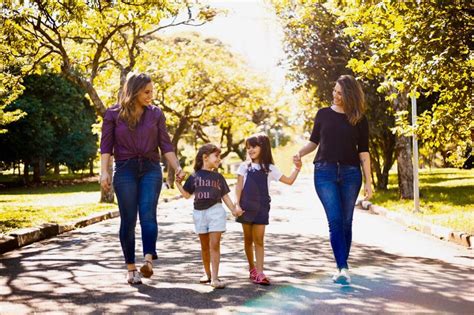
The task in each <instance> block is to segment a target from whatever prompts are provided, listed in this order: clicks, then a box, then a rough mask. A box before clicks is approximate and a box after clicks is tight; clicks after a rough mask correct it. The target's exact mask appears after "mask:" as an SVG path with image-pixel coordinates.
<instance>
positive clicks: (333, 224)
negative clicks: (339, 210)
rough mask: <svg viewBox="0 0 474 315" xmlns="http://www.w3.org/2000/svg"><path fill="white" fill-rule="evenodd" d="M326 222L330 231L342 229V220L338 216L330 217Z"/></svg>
mask: <svg viewBox="0 0 474 315" xmlns="http://www.w3.org/2000/svg"><path fill="white" fill-rule="evenodd" d="M328 223H329V229H330V230H331V231H338V230H342V228H343V227H344V222H343V221H342V220H341V219H340V218H335V219H330V220H329V221H328Z"/></svg>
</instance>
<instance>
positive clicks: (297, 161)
mask: <svg viewBox="0 0 474 315" xmlns="http://www.w3.org/2000/svg"><path fill="white" fill-rule="evenodd" d="M293 164H295V168H296V169H297V170H298V171H299V170H301V167H302V166H303V162H302V161H301V158H300V157H299V155H298V157H297V158H296V159H295V157H293Z"/></svg>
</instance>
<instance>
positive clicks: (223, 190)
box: [176, 143, 241, 289]
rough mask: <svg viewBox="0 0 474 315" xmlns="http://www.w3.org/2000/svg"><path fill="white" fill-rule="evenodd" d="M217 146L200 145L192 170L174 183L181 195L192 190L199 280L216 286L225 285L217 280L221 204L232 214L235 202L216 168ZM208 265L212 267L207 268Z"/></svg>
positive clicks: (223, 220) (222, 228) (188, 194)
mask: <svg viewBox="0 0 474 315" xmlns="http://www.w3.org/2000/svg"><path fill="white" fill-rule="evenodd" d="M220 153H221V150H220V149H219V148H218V147H217V146H215V145H214V144H211V143H208V144H205V145H203V146H202V147H201V148H200V149H199V150H198V153H197V155H196V159H195V162H194V171H195V172H194V173H193V174H192V175H191V176H189V177H188V179H187V180H186V182H185V183H184V186H181V183H180V181H177V182H176V186H177V187H178V189H179V191H180V192H181V194H182V195H183V197H185V198H190V197H191V195H193V194H194V212H193V219H194V227H195V230H196V233H197V234H198V235H199V239H200V241H201V258H202V263H203V266H204V271H205V274H204V276H203V277H202V278H201V280H200V282H201V283H208V282H210V283H211V286H213V287H214V288H217V289H222V288H224V287H225V284H224V282H223V281H221V280H219V278H218V273H219V261H220V242H221V235H222V233H223V232H225V230H226V218H227V215H226V212H225V209H224V207H223V206H222V202H221V201H224V202H225V204H226V205H227V207H228V208H229V209H230V210H231V212H232V214H233V215H234V216H237V215H240V214H241V210H240V211H235V205H234V203H233V202H232V200H231V199H230V197H229V192H230V190H229V186H228V185H227V183H226V181H225V179H224V177H223V176H222V175H221V174H219V173H217V172H216V170H217V168H218V167H219V164H220V163H221V158H220ZM211 265H212V268H211Z"/></svg>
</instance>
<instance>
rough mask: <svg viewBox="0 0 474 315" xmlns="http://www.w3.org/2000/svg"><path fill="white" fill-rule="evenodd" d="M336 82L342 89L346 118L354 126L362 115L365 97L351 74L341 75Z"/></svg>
mask: <svg viewBox="0 0 474 315" xmlns="http://www.w3.org/2000/svg"><path fill="white" fill-rule="evenodd" d="M336 83H338V84H339V86H340V87H341V90H342V106H343V108H344V112H345V113H346V116H347V120H349V123H350V124H351V125H353V126H355V125H356V124H357V123H358V122H359V121H360V120H361V119H362V116H363V115H364V112H365V97H364V92H363V91H362V87H361V85H360V83H359V82H357V81H356V79H355V78H354V77H353V76H351V75H341V76H340V77H339V78H338V79H337V81H336Z"/></svg>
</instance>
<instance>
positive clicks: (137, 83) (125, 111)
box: [118, 73, 151, 130]
mask: <svg viewBox="0 0 474 315" xmlns="http://www.w3.org/2000/svg"><path fill="white" fill-rule="evenodd" d="M150 82H151V78H150V76H149V75H148V74H145V73H132V74H130V75H129V77H128V78H127V81H126V82H125V84H124V85H123V88H122V90H121V91H120V94H119V101H118V103H119V105H120V110H119V118H120V119H122V120H123V121H125V122H126V123H127V125H128V127H129V128H130V129H131V130H133V129H135V127H136V125H137V124H138V121H139V119H140V116H137V115H135V101H136V99H137V95H138V93H139V92H140V90H141V89H143V88H144V87H145V86H146V85H147V84H148V83H150Z"/></svg>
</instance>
